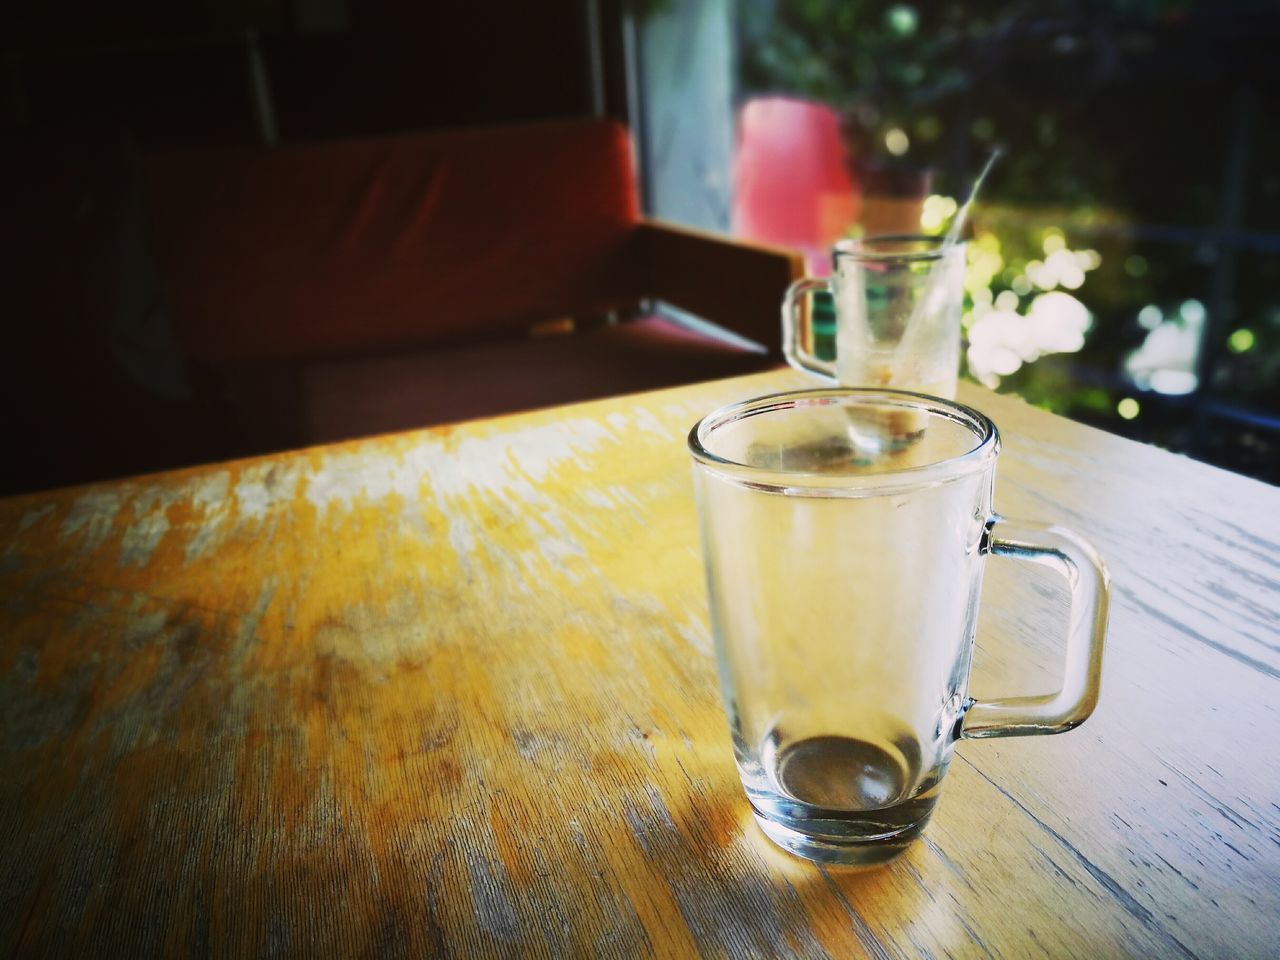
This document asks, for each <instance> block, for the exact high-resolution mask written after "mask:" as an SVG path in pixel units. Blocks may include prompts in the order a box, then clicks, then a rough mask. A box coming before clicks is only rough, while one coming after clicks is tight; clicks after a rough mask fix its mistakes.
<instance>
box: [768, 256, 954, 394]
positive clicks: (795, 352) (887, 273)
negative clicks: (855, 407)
mask: <svg viewBox="0 0 1280 960" xmlns="http://www.w3.org/2000/svg"><path fill="white" fill-rule="evenodd" d="M834 259H835V272H834V274H833V275H832V276H831V277H830V278H829V279H814V278H805V279H803V280H797V281H796V282H795V283H793V284H792V285H791V287H790V289H789V290H787V294H786V296H785V297H784V298H783V301H782V351H783V354H784V355H785V356H786V358H787V362H788V363H789V364H791V366H793V367H795V368H796V369H797V370H800V371H801V372H804V373H816V374H818V375H819V376H821V377H823V378H825V379H828V380H832V381H835V382H837V383H841V384H844V385H845V386H848V387H890V388H893V389H899V390H914V391H917V392H919V393H928V394H931V395H933V396H936V397H946V398H948V399H951V398H954V397H955V395H956V377H957V375H958V373H959V370H960V311H961V307H962V306H963V304H964V264H965V246H964V244H963V243H952V244H948V243H947V242H946V241H945V240H944V239H943V238H941V237H912V236H897V237H873V238H871V239H867V240H842V241H841V242H840V243H838V244H836V249H835V255H834ZM821 290H825V291H828V292H830V294H831V296H832V298H833V299H834V300H835V306H836V338H835V340H836V357H835V360H834V361H830V360H823V359H820V358H819V357H817V356H815V355H814V353H813V352H812V351H811V350H809V349H808V348H807V347H806V346H805V344H811V343H813V340H814V337H813V330H812V324H811V320H812V311H808V310H803V309H802V307H803V304H804V300H805V297H807V296H808V295H809V294H811V293H813V292H815V291H821Z"/></svg>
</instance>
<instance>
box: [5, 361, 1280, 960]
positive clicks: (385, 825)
mask: <svg viewBox="0 0 1280 960" xmlns="http://www.w3.org/2000/svg"><path fill="white" fill-rule="evenodd" d="M799 382H800V381H799V380H798V378H796V377H795V376H794V375H792V374H790V373H782V372H777V373H770V374H765V375H762V376H758V377H751V378H743V379H741V380H736V381H723V382H720V383H715V384H706V385H700V386H695V387H686V388H680V389H677V390H672V391H665V392H660V393H653V394H646V395H641V396H636V397H622V398H618V399H615V400H608V401H603V402H599V403H592V404H584V405H580V406H575V407H568V408H562V409H557V410H548V411H543V412H537V413H533V414H527V415H522V416H518V417H510V418H505V419H499V420H491V421H484V422H478V423H472V424H468V425H464V426H459V427H455V428H444V429H435V430H429V431H424V432H416V433H406V434H398V435H392V436H387V437H382V438H378V439H374V440H369V441H364V442H356V443H348V444H341V445H336V446H331V447H322V448H317V449H313V450H305V451H301V452H297V453H290V454H283V455H279V456H274V457H269V458H265V459H259V460H252V461H245V462H239V463H233V464H227V465H217V466H211V467H208V468H201V469H196V470H187V471H182V472H177V473H171V474H166V475H162V476H157V477H151V478H142V479H138V480H130V481H125V482H120V483H113V484H104V485H99V486H94V487H86V488H79V489H72V490H65V491H58V492H53V493H48V494H42V495H36V496H29V497H24V498H18V499H11V500H6V501H0V765H2V766H0V769H3V771H4V774H3V777H2V778H0V863H3V871H0V951H3V952H5V953H14V954H17V955H32V956H38V955H62V956H93V955H121V956H139V955H153V954H159V953H169V954H176V955H206V954H209V955H217V956H226V955H267V956H276V955H287V956H313V955H318V954H328V955H341V956H380V957H381V956H440V957H472V956H494V957H509V956H556V957H565V956H626V957H631V956H664V957H665V956H683V955H699V954H700V955H703V956H710V957H720V956H731V957H748V956H803V957H828V956H829V957H848V956H869V957H924V956H935V957H941V956H956V957H970V956H974V957H1025V956H1038V955H1044V956H1051V957H1090V958H1094V957H1108V956H1124V955H1128V956H1160V957H1226V956H1238V957H1262V956H1274V955H1275V954H1276V951H1277V945H1278V942H1280V940H1278V934H1277V930H1278V927H1277V920H1276V918H1277V916H1278V915H1280V744H1278V741H1277V736H1276V732H1277V730H1278V729H1280V723H1278V721H1280V716H1278V713H1280V708H1277V703H1280V636H1278V631H1277V623H1278V622H1280V546H1278V544H1280V492H1278V491H1277V490H1275V489H1273V488H1269V487H1265V486H1263V485H1261V484H1258V483H1255V482H1251V481H1249V480H1245V479H1242V478H1239V477H1235V476H1232V475H1229V474H1226V473H1223V472H1221V471H1218V470H1215V469H1212V468H1209V467H1206V466H1203V465H1200V464H1196V463H1192V462H1190V461H1187V460H1185V459H1182V458H1178V457H1174V456H1171V455H1169V454H1166V453H1163V452H1161V451H1158V450H1154V449H1149V448H1145V447H1141V446H1138V445H1135V444H1133V443H1129V442H1127V441H1124V440H1121V439H1118V438H1114V437H1109V436H1106V435H1104V434H1101V433H1098V432H1096V431H1093V430H1089V429H1087V428H1085V427H1081V426H1078V425H1075V424H1071V423H1068V422H1066V421H1063V420H1061V419H1058V418H1054V417H1051V416H1049V415H1047V414H1043V413H1040V412H1038V411H1035V410H1032V409H1030V408H1027V407H1025V406H1022V405H1021V404H1019V403H1017V402H1016V401H1013V400H1009V399H1005V398H999V397H996V396H993V395H991V394H989V393H986V392H984V391H981V390H978V389H976V388H966V389H964V390H963V391H962V399H965V400H968V401H970V402H972V403H974V404H975V405H977V406H979V407H981V408H982V409H984V410H986V411H987V412H989V413H990V414H991V415H992V416H993V417H994V418H995V419H996V421H997V422H998V423H999V424H1000V426H1001V428H1002V430H1003V432H1004V437H1005V453H1004V454H1003V456H1002V458H1001V463H1000V468H999V480H998V482H997V491H996V499H997V505H998V507H999V508H1000V509H1001V511H1002V512H1005V513H1007V514H1010V515H1020V516H1026V517H1031V518H1036V519H1042V520H1056V521H1060V522H1063V523H1066V524H1068V525H1070V526H1073V527H1075V528H1076V529H1078V530H1079V531H1080V532H1082V533H1083V534H1085V535H1086V536H1087V537H1089V538H1090V539H1092V540H1093V541H1094V542H1095V543H1096V544H1097V545H1098V546H1099V548H1100V549H1101V551H1102V553H1103V554H1104V556H1105V557H1106V558H1107V560H1108V562H1109V564H1110V566H1111V569H1112V572H1113V575H1114V581H1115V602H1114V606H1113V617H1112V632H1111V641H1110V646H1109V650H1108V654H1107V661H1106V665H1105V671H1104V686H1103V696H1102V702H1101V704H1100V706H1099V708H1098V711H1097V713H1096V714H1095V715H1094V717H1093V718H1092V719H1091V720H1090V721H1089V723H1088V724H1086V725H1085V726H1084V727H1082V728H1081V729H1079V730H1077V731H1074V732H1072V733H1070V734H1068V735H1066V736H1063V737H1057V738H1037V739H1029V740H1020V741H994V742H985V743H965V744H962V745H961V746H960V747H959V749H958V757H959V759H958V761H957V762H955V763H954V764H953V766H952V772H951V774H950V775H949V777H948V781H947V785H946V788H945V790H944V797H943V801H942V804H941V806H940V808H939V810H938V813H937V815H936V816H935V819H934V821H933V823H932V824H931V825H930V827H929V829H928V831H927V833H926V835H925V839H924V840H923V842H920V843H918V844H916V846H915V847H913V848H912V849H911V850H910V851H909V852H908V853H907V854H906V855H905V856H904V857H903V858H902V859H900V860H898V861H897V862H895V863H893V864H891V865H890V866H888V867H886V868H884V869H881V870H878V871H874V872H869V873H851V872H841V871H837V870H824V869H822V868H819V867H815V866H813V865H810V864H808V863H804V862H802V861H799V860H795V859H792V858H790V857H788V856H787V855H786V854H783V853H781V852H780V851H777V850H775V849H773V848H772V847H771V846H770V845H769V844H768V842H767V841H766V840H764V838H763V837H762V836H761V835H759V834H758V832H757V830H756V828H755V827H754V825H753V824H752V823H751V822H750V818H749V816H748V812H747V807H746V803H745V800H744V799H743V797H742V795H741V792H740V789H739V786H738V782H737V777H736V774H735V771H734V768H733V763H732V758H731V750H730V744H729V738H728V733H727V730H726V725H725V722H724V719H723V715H722V712H721V709H720V704H719V701H718V688H717V684H716V681H715V676H714V665H713V662H712V658H711V645H710V637H709V632H708V626H707V618H706V605H705V596H704V592H703V590H704V588H703V582H702V571H701V560H700V553H699V546H698V541H697V533H696V528H695V525H694V507H693V503H692V498H691V492H690V480H689V465H688V462H687V455H686V453H685V449H684V443H683V439H684V434H685V432H686V431H687V429H688V427H689V426H690V425H691V424H692V422H693V421H694V420H695V419H696V418H697V417H698V416H700V415H701V414H703V413H705V412H706V411H707V410H709V409H710V408H712V407H714V406H716V405H718V404H720V403H722V402H726V401H729V400H733V399H739V398H742V397H744V396H750V395H755V394H759V393H764V392H768V391H770V390H771V389H777V388H780V387H783V386H788V385H794V384H797V383H799ZM1063 603H1064V599H1063V597H1062V595H1061V589H1060V587H1059V586H1058V584H1056V583H1055V582H1054V581H1053V580H1052V579H1049V578H1048V577H1043V578H1041V577H1037V576H1035V575H1029V574H1028V573H1027V571H1026V569H1025V568H1023V567H1022V566H1013V565H1009V564H1001V563H999V562H998V561H993V562H992V563H991V564H990V565H989V570H988V577H987V584H986V586H985V588H984V607H983V613H982V619H981V625H980V631H979V633H980V637H979V653H978V658H977V663H976V666H975V673H974V678H973V690H974V692H975V694H977V695H979V696H983V695H996V694H1007V693H1013V692H1021V691H1028V692H1029V691H1030V690H1031V689H1033V688H1037V687H1046V686H1048V685H1049V684H1050V683H1052V681H1053V678H1054V675H1055V671H1056V670H1057V663H1058V659H1059V653H1058V644H1059V642H1060V640H1061V631H1062V623H1063V620H1062V609H1063Z"/></svg>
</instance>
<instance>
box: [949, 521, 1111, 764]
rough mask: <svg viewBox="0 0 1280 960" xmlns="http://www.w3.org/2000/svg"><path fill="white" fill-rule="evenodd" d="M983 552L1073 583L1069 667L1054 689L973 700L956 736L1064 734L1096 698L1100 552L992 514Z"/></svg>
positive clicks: (1102, 587)
mask: <svg viewBox="0 0 1280 960" xmlns="http://www.w3.org/2000/svg"><path fill="white" fill-rule="evenodd" d="M980 549H981V550H982V552H983V553H990V554H992V555H993V556H997V557H1012V558H1013V559H1015V560H1026V561H1029V562H1031V563H1038V564H1043V565H1044V566H1047V567H1049V568H1051V569H1053V570H1056V571H1057V572H1058V573H1060V574H1061V575H1062V576H1063V577H1064V578H1065V579H1066V581H1067V583H1068V584H1069V585H1070V588H1071V613H1070V618H1071V619H1070V622H1069V624H1068V627H1067V653H1066V669H1065V670H1064V672H1063V677H1062V689H1061V690H1059V691H1058V692H1057V693H1050V694H1044V695H1041V696H1031V697H1002V698H1000V699H998V700H970V701H969V707H968V709H967V710H966V711H965V714H964V717H963V718H962V719H961V721H960V731H959V732H960V737H961V739H967V740H975V739H982V738H986V737H1025V736H1031V735H1033V734H1040V733H1063V732H1064V731H1067V730H1070V729H1072V728H1073V727H1077V726H1079V725H1080V724H1082V723H1084V721H1085V720H1086V719H1088V717H1089V714H1091V713H1093V708H1094V707H1095V706H1096V705H1097V703H1098V686H1099V681H1100V679H1101V674H1102V646H1103V639H1104V638H1105V636H1106V633H1107V601H1108V592H1109V581H1110V578H1109V577H1108V575H1107V568H1106V566H1105V565H1104V564H1103V562H1102V558H1100V557H1099V556H1098V554H1097V552H1096V551H1095V550H1094V549H1093V547H1091V546H1090V545H1089V544H1088V543H1086V542H1085V541H1084V540H1082V539H1081V538H1080V537H1079V536H1077V535H1076V534H1074V533H1072V532H1071V531H1070V530H1067V529H1065V528H1064V527H1059V526H1054V525H1047V524H1040V523H1029V522H1027V521H1024V520H1009V519H1006V518H1004V517H1000V516H995V517H993V518H992V519H991V520H990V521H988V523H987V529H986V533H985V534H984V536H983V538H982V545H981V548H980Z"/></svg>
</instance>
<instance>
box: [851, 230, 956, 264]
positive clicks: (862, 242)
mask: <svg viewBox="0 0 1280 960" xmlns="http://www.w3.org/2000/svg"><path fill="white" fill-rule="evenodd" d="M878 243H922V244H929V245H931V248H930V249H927V250H911V251H901V250H899V251H891V250H884V251H878V250H874V249H869V247H870V246H871V245H873V244H878ZM966 243H967V241H965V240H957V241H955V242H954V243H948V242H947V238H946V237H945V236H942V237H938V236H930V235H928V234H923V233H889V234H881V235H878V236H874V237H847V238H845V239H843V240H837V241H836V243H835V246H834V247H833V249H832V257H833V258H834V259H836V260H839V259H840V258H841V257H847V258H848V259H850V260H858V261H863V262H866V263H919V262H921V261H928V260H943V259H945V258H946V257H949V256H954V255H955V254H956V253H958V252H960V251H963V250H964V248H965V244H966Z"/></svg>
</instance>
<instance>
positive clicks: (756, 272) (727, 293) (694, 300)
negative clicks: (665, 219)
mask: <svg viewBox="0 0 1280 960" xmlns="http://www.w3.org/2000/svg"><path fill="white" fill-rule="evenodd" d="M636 234H637V237H636V239H637V246H638V251H639V252H638V256H639V259H640V265H641V271H642V283H643V285H644V286H643V290H642V291H641V292H642V293H643V294H644V295H645V296H648V297H653V298H655V299H658V300H665V301H666V302H668V303H670V304H672V305H673V306H676V307H679V308H680V309H681V310H687V311H689V312H690V313H692V314H696V315H697V316H699V317H702V318H703V319H705V320H710V321H711V322H712V323H715V324H718V325H720V326H722V327H724V328H726V329H728V330H732V331H733V332H734V333H736V334H739V335H740V336H744V337H746V338H748V339H749V340H754V341H756V342H757V343H760V344H763V345H764V346H765V347H767V348H768V350H769V352H770V353H771V354H779V353H780V352H781V351H780V345H781V342H782V339H781V338H782V332H781V325H780V324H781V321H780V319H779V317H780V311H781V307H782V296H783V294H784V293H785V292H786V290H787V287H788V285H790V284H791V282H792V281H794V280H797V279H799V278H800V277H802V276H804V257H803V256H802V255H801V254H800V253H798V252H797V251H794V250H786V249H783V248H781V247H768V246H764V245H761V244H755V243H748V242H746V241H742V240H731V239H728V238H726V237H720V236H716V235H715V234H711V233H704V232H702V231H699V230H691V229H689V228H687V227H679V226H675V225H673V224H668V223H662V222H658V221H653V220H649V221H643V222H641V223H640V224H639V225H638V226H637V227H636Z"/></svg>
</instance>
